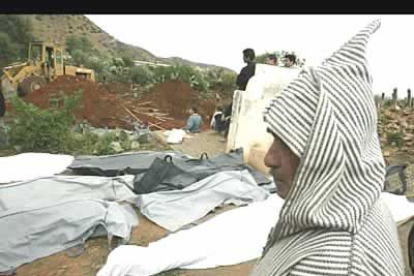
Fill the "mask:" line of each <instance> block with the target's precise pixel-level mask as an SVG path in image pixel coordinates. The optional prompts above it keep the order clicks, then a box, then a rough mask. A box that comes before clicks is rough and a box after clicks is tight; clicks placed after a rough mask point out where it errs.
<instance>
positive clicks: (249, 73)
mask: <svg viewBox="0 0 414 276" xmlns="http://www.w3.org/2000/svg"><path fill="white" fill-rule="evenodd" d="M255 58H256V55H255V53H254V50H253V49H250V48H248V49H244V50H243V61H244V62H245V63H246V64H247V65H246V66H245V67H243V68H242V69H241V71H240V73H239V75H238V76H237V79H236V84H237V87H238V89H239V90H243V91H244V90H246V86H247V83H248V82H249V79H250V78H251V77H253V76H254V73H255V71H256V63H255V62H254V59H255Z"/></svg>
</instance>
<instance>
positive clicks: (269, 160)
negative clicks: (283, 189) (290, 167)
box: [264, 147, 278, 168]
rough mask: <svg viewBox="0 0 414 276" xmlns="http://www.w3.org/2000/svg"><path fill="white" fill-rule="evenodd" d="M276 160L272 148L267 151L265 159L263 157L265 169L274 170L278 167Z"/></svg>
mask: <svg viewBox="0 0 414 276" xmlns="http://www.w3.org/2000/svg"><path fill="white" fill-rule="evenodd" d="M277 163H278V162H277V159H276V156H275V154H274V152H273V151H272V147H271V148H270V149H269V150H268V151H267V153H266V155H265V157H264V164H265V165H266V167H269V168H276V167H278V164H277Z"/></svg>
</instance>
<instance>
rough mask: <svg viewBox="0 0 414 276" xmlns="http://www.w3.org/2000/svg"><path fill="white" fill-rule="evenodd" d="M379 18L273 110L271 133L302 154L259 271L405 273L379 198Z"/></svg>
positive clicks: (268, 117) (308, 72) (258, 274)
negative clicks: (373, 42)
mask: <svg viewBox="0 0 414 276" xmlns="http://www.w3.org/2000/svg"><path fill="white" fill-rule="evenodd" d="M379 27H380V21H379V20H377V21H374V22H373V23H371V24H370V25H368V26H367V27H366V28H364V29H363V30H362V31H360V32H359V33H358V34H357V35H356V36H354V37H353V38H352V39H351V40H350V41H349V42H347V43H346V44H345V45H343V46H342V47H341V49H340V50H338V51H337V52H335V53H334V54H333V55H332V56H331V57H330V58H328V59H326V60H325V61H324V62H323V63H322V64H321V65H320V66H318V67H314V68H307V69H305V70H303V71H302V72H301V73H300V74H299V76H298V77H297V79H295V80H294V81H293V82H291V83H290V84H289V85H288V86H287V87H286V88H285V89H284V90H283V91H282V92H281V93H280V94H279V95H278V96H276V97H275V98H274V99H273V100H272V102H271V103H270V105H269V107H268V108H267V109H266V111H265V116H264V118H265V121H266V122H267V123H268V128H269V132H270V133H272V134H273V135H274V137H275V140H276V139H279V140H281V141H282V142H283V143H284V144H285V145H286V146H287V148H288V149H289V150H290V151H291V152H292V154H293V155H295V156H296V157H297V158H298V160H299V161H298V165H297V168H296V171H295V173H294V177H293V178H292V182H291V186H290V190H288V193H287V195H286V197H285V202H284V205H283V208H282V210H281V212H280V219H279V221H278V222H277V224H276V226H275V227H274V228H273V229H272V231H271V232H270V234H269V239H268V242H267V245H266V246H265V248H264V253H263V255H262V257H261V258H260V260H259V261H258V263H257V264H256V266H255V267H254V268H253V271H252V272H251V275H252V276H270V275H272V276H276V275H283V276H287V275H296V276H311V275H319V276H320V275H331V276H334V275H335V276H339V275H360V276H366V275H377V276H378V275H387V276H391V275H403V274H404V265H403V261H402V260H403V259H402V254H401V248H400V245H399V240H398V233H397V228H396V224H395V222H394V220H393V218H392V216H391V214H390V212H389V210H388V208H387V206H386V205H385V203H384V202H382V201H381V200H380V199H379V197H380V193H381V192H382V190H383V183H384V178H385V164H384V159H383V156H382V152H381V147H380V142H379V137H378V134H377V111H376V107H375V102H374V96H373V92H372V78H371V75H370V73H369V71H368V68H367V60H366V57H365V56H366V52H365V50H366V46H367V43H368V40H369V38H370V36H371V35H372V34H373V33H374V32H375V31H376V30H377V29H378V28H379ZM274 143H275V142H274ZM269 151H270V150H269ZM268 154H269V152H268ZM276 182H277V181H276Z"/></svg>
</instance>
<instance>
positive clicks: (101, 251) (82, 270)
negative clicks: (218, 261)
mask: <svg viewBox="0 0 414 276" xmlns="http://www.w3.org/2000/svg"><path fill="white" fill-rule="evenodd" d="M158 135H160V133H158ZM225 145H226V144H225V142H223V141H222V137H221V136H219V135H218V134H216V133H214V132H210V131H209V132H203V133H200V134H197V135H195V136H194V138H191V139H187V140H185V141H184V143H183V144H181V145H174V146H172V148H173V149H176V150H181V151H183V152H184V153H187V154H190V155H192V156H194V157H198V156H200V155H201V154H202V153H203V152H207V153H208V154H209V156H214V155H215V154H218V153H222V152H224V149H225ZM409 158H411V157H409V156H404V155H395V156H393V157H391V158H390V161H391V163H394V162H405V161H408V159H409ZM412 161H414V160H412ZM232 208H235V207H230V206H229V207H224V208H221V209H218V210H216V211H215V212H214V213H211V214H210V215H208V216H207V217H206V218H203V219H202V221H205V220H208V219H210V218H212V217H214V216H215V215H217V214H220V213H222V212H225V211H227V210H229V209H232ZM137 214H138V219H139V225H138V226H137V227H135V228H134V229H133V232H132V235H131V241H130V242H129V243H130V244H135V245H141V246H146V245H148V244H149V243H150V242H153V241H156V240H158V239H160V238H162V237H165V236H166V234H167V232H166V230H164V229H163V228H161V227H159V226H157V225H156V224H154V223H153V222H151V221H149V220H148V219H146V218H145V217H144V216H143V215H141V214H140V212H139V210H137ZM412 224H413V221H409V222H407V223H405V224H403V225H402V226H400V227H399V229H398V230H399V235H400V241H401V244H402V248H403V254H404V258H405V261H406V264H407V262H408V258H407V246H406V244H407V239H408V233H409V230H410V228H411V225H412ZM108 254H109V249H108V244H107V240H106V238H94V239H90V240H88V241H87V242H86V244H85V251H84V252H83V253H82V254H81V255H80V256H78V257H75V258H72V257H68V256H67V255H66V254H65V252H60V253H56V254H54V255H52V256H49V257H46V258H42V259H39V260H37V261H34V262H32V263H30V264H26V265H23V266H21V267H19V268H18V269H17V275H18V276H92V275H96V273H97V271H98V270H99V268H100V267H102V265H103V264H104V263H105V261H106V257H107V256H108ZM254 263H255V260H252V261H249V262H246V263H243V264H239V265H234V266H226V267H218V268H215V269H205V270H180V269H176V270H172V271H167V272H163V273H161V274H158V276H161V275H163V276H236V275H237V276H247V275H249V272H250V271H251V269H252V267H253V265H254ZM411 275H412V274H411V273H410V271H409V269H408V266H407V267H406V276H411Z"/></svg>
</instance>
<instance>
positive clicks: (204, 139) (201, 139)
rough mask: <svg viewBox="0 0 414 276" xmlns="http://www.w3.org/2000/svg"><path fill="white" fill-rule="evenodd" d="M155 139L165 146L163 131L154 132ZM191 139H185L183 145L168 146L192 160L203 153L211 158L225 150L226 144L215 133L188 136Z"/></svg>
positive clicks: (221, 137) (208, 132)
mask: <svg viewBox="0 0 414 276" xmlns="http://www.w3.org/2000/svg"><path fill="white" fill-rule="evenodd" d="M154 135H155V137H156V138H157V139H158V141H160V142H161V143H163V144H166V143H167V142H166V136H165V135H164V131H163V130H160V131H154ZM189 136H190V137H191V138H185V139H184V141H183V143H181V144H174V145H169V146H170V147H171V148H172V149H174V150H177V151H181V152H184V153H186V154H189V155H191V156H192V157H194V158H198V157H200V156H201V155H202V154H203V153H204V152H206V153H207V155H208V156H210V157H212V156H215V155H217V154H219V153H223V152H224V151H225V149H226V142H225V141H224V140H223V136H221V135H219V134H218V133H217V132H215V131H204V132H200V133H195V134H191V135H189Z"/></svg>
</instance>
